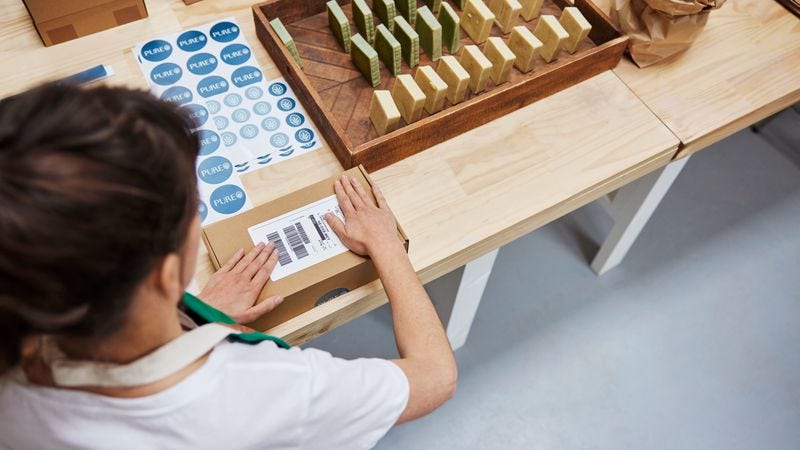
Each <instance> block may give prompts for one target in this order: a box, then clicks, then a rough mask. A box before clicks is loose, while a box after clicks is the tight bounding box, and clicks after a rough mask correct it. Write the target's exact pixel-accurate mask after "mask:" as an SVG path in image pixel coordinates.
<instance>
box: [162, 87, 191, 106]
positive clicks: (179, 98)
mask: <svg viewBox="0 0 800 450" xmlns="http://www.w3.org/2000/svg"><path fill="white" fill-rule="evenodd" d="M192 97H193V95H192V91H190V90H189V89H187V88H185V87H183V86H172V87H171V88H169V89H167V90H166V91H164V93H163V94H161V100H164V101H168V102H171V103H175V104H178V105H183V104H186V103H189V102H191V101H192Z"/></svg>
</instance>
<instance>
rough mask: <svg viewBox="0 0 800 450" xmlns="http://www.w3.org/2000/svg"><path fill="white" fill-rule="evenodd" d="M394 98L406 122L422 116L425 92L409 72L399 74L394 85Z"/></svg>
mask: <svg viewBox="0 0 800 450" xmlns="http://www.w3.org/2000/svg"><path fill="white" fill-rule="evenodd" d="M392 98H393V99H394V102H395V103H396V104H397V109H399V110H400V115H401V116H403V120H405V121H406V123H412V122H416V121H417V120H419V119H420V117H422V109H423V108H424V107H425V93H424V92H422V89H420V88H419V86H417V83H416V81H414V79H413V78H411V75H409V74H402V75H398V76H397V78H395V80H394V86H392Z"/></svg>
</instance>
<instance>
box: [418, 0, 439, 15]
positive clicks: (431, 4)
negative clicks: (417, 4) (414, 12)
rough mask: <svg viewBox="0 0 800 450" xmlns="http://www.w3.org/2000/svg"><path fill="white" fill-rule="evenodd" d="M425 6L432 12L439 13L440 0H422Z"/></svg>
mask: <svg viewBox="0 0 800 450" xmlns="http://www.w3.org/2000/svg"><path fill="white" fill-rule="evenodd" d="M422 2H423V3H425V6H427V7H428V9H430V10H431V12H432V13H434V14H439V8H441V7H442V0H422Z"/></svg>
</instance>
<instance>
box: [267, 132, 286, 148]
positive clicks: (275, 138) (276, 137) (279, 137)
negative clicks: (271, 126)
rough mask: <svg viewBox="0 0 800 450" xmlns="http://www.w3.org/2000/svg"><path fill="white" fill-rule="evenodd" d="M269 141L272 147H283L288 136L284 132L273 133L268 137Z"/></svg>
mask: <svg viewBox="0 0 800 450" xmlns="http://www.w3.org/2000/svg"><path fill="white" fill-rule="evenodd" d="M269 143H270V144H272V145H273V146H274V147H278V148H280V147H285V146H286V145H287V144H289V136H287V135H286V133H275V134H273V135H272V137H270V138H269Z"/></svg>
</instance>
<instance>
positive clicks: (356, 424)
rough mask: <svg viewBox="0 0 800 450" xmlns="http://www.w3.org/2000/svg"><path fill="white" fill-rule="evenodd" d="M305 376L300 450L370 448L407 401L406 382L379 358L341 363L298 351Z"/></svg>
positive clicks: (399, 371)
mask: <svg viewBox="0 0 800 450" xmlns="http://www.w3.org/2000/svg"><path fill="white" fill-rule="evenodd" d="M302 352H303V354H304V357H305V359H306V361H307V363H308V365H309V369H310V373H311V382H310V393H309V398H310V401H309V405H308V420H307V421H306V423H305V424H304V425H305V426H304V430H303V435H304V436H305V442H304V445H303V448H327V449H334V448H347V449H355V448H371V447H373V446H374V445H375V444H376V443H377V442H378V440H379V439H380V438H382V437H383V436H384V435H385V434H386V432H387V431H389V429H390V428H391V427H392V425H394V424H395V422H397V419H398V417H400V414H401V413H402V412H403V410H405V407H406V404H407V403H408V391H409V387H408V379H407V378H406V375H405V373H404V372H403V371H402V369H400V367H398V366H397V365H396V364H395V363H393V362H391V361H387V360H384V359H367V358H362V359H354V360H345V359H340V358H335V357H333V356H332V355H331V354H330V353H327V352H324V351H321V350H317V349H305V350H303V351H302Z"/></svg>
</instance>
